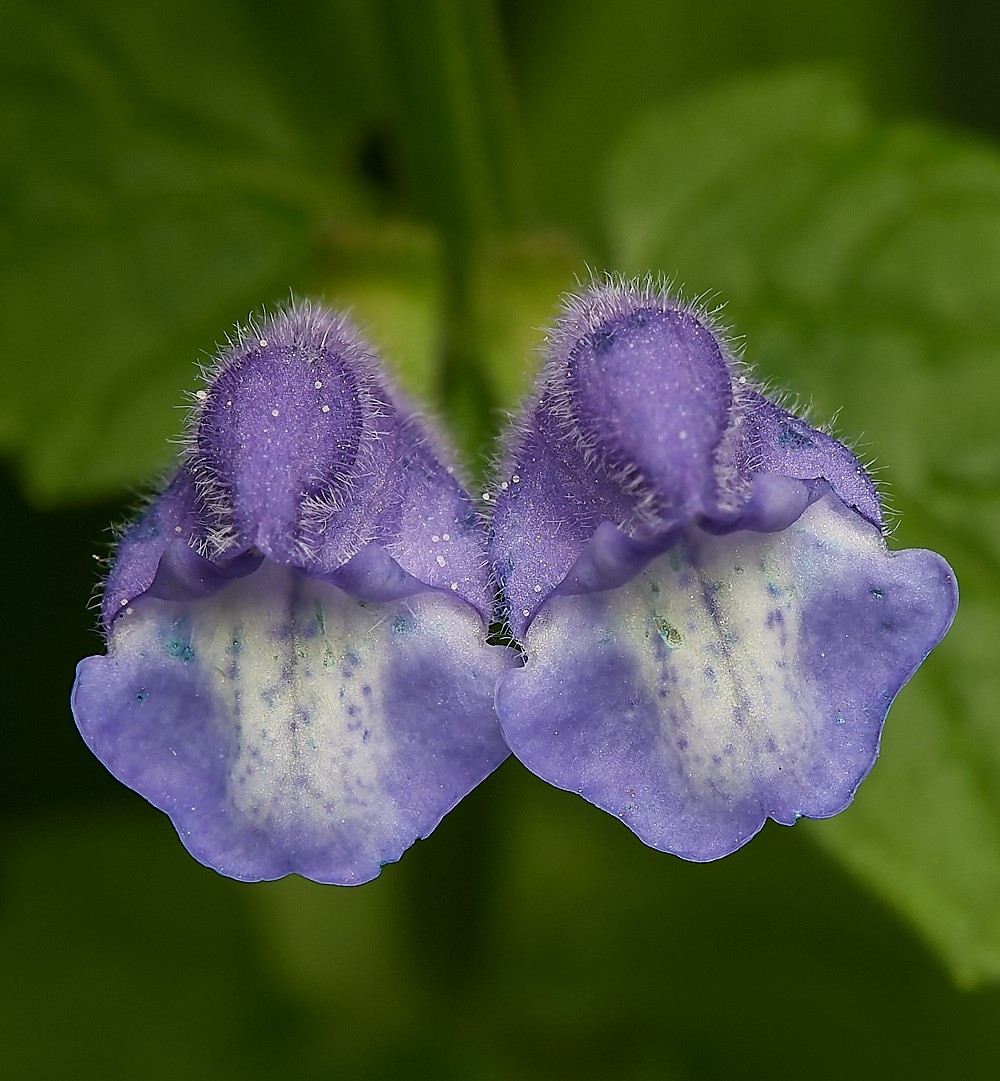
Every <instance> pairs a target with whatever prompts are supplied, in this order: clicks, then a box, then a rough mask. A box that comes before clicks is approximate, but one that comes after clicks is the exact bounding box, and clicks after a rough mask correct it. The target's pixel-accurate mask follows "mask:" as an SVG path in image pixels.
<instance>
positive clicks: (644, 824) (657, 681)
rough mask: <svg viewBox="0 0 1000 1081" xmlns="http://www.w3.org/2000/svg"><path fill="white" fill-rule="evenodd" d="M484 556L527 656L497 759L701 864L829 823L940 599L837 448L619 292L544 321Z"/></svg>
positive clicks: (713, 338) (650, 306) (943, 574)
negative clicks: (791, 829)
mask: <svg viewBox="0 0 1000 1081" xmlns="http://www.w3.org/2000/svg"><path fill="white" fill-rule="evenodd" d="M490 556H491V561H492V564H493V568H494V573H495V576H496V579H497V582H498V583H499V585H500V587H501V590H502V597H503V604H504V606H505V614H506V617H507V619H508V621H509V624H510V628H511V630H512V632H513V633H514V635H515V636H516V637H518V638H519V639H521V641H522V643H523V649H524V653H525V664H524V667H523V668H519V669H515V670H512V671H508V672H507V673H506V674H505V675H503V676H502V678H501V681H500V685H499V689H498V694H497V712H498V714H499V717H500V722H501V724H502V726H503V731H504V735H505V737H506V739H507V742H508V744H509V746H510V747H511V749H512V750H513V752H514V754H515V755H517V757H518V758H519V759H520V760H521V761H522V762H524V764H525V765H526V766H527V767H528V768H529V769H531V770H532V771H533V772H535V773H536V774H537V775H538V776H540V777H542V778H543V779H544V780H546V781H549V782H551V783H552V784H554V785H556V786H558V787H560V788H565V789H568V790H570V791H574V792H578V793H580V794H581V795H582V796H584V797H585V798H586V799H588V800H590V801H591V802H592V803H594V804H596V805H597V806H598V807H601V808H603V809H604V810H606V811H608V812H609V813H611V814H613V815H615V816H617V817H619V818H620V819H621V820H622V821H623V822H624V823H625V824H626V825H627V826H629V828H631V829H632V830H634V831H635V833H636V834H638V836H639V837H640V838H641V839H642V840H643V841H645V842H646V843H647V844H649V845H652V846H653V847H655V848H659V849H662V850H665V851H668V852H674V853H676V854H678V855H680V856H683V857H685V858H687V859H692V860H709V859H714V858H716V857H719V856H724V855H726V854H727V853H729V852H732V851H733V850H735V849H736V848H738V847H739V846H740V845H742V844H743V843H744V842H746V841H747V840H749V839H750V838H751V837H752V836H753V835H754V834H755V833H756V832H757V831H758V830H759V829H760V828H761V826H762V825H763V823H764V821H765V820H766V819H767V818H768V817H771V818H773V819H775V820H776V821H778V822H782V823H786V824H791V823H793V822H794V821H795V820H796V819H797V818H798V817H800V816H802V815H808V816H810V817H817V818H819V817H826V816H829V815H833V814H836V813H837V812H838V811H841V810H842V809H843V808H844V807H845V806H846V805H847V804H848V803H849V802H850V800H851V798H852V796H853V794H854V792H855V790H856V788H857V786H858V785H859V783H860V782H861V780H862V779H863V778H864V776H865V775H866V774H867V773H868V771H869V770H870V769H871V767H872V765H873V763H874V761H875V758H876V756H877V754H878V745H879V738H880V734H881V730H882V725H883V722H884V720H885V716H886V713H887V711H888V709H889V705H890V703H891V702H892V700H893V698H894V697H895V695H896V693H897V692H898V691H899V689H900V688H901V687H902V686H903V684H904V683H905V682H906V681H907V679H909V677H910V676H911V675H912V674H913V672H914V671H915V670H916V668H917V667H918V665H919V664H920V663H921V661H922V660H923V658H924V657H925V656H926V655H927V653H928V652H929V650H930V649H932V648H933V646H934V645H936V643H937V642H938V641H939V640H940V639H941V637H942V636H943V635H944V633H945V631H946V630H947V629H948V626H949V625H950V623H951V620H952V618H953V616H954V613H955V608H956V604H957V588H956V584H955V580H954V576H953V574H952V572H951V569H950V568H949V567H948V565H947V564H946V563H945V561H944V560H943V559H941V557H940V556H937V555H935V554H934V553H932V552H926V551H916V550H914V551H905V552H890V551H888V549H887V548H886V545H885V541H884V539H883V522H882V511H881V506H880V503H879V498H878V494H877V492H876V490H875V487H874V485H873V484H872V482H871V480H870V479H869V477H868V476H867V474H866V473H865V471H864V469H863V468H862V467H861V466H860V465H859V464H858V462H857V461H856V459H855V458H854V457H853V455H852V454H851V453H850V451H849V450H848V449H847V448H846V447H844V446H843V445H842V444H840V443H838V442H837V441H836V440H835V439H833V438H831V437H830V436H829V435H826V434H824V433H823V432H820V431H817V430H815V429H814V428H811V427H809V426H808V425H807V424H806V423H804V422H803V421H802V420H800V419H798V418H797V417H795V416H793V415H792V414H791V413H789V412H786V411H785V410H784V409H782V408H780V407H779V406H778V405H775V404H773V403H772V402H770V401H768V400H767V398H766V397H765V396H764V395H763V393H762V392H761V391H760V389H758V388H757V387H756V386H755V385H754V383H753V382H752V380H751V377H750V374H749V373H748V371H747V370H746V369H745V368H744V367H743V366H742V365H741V364H740V363H739V362H738V361H737V360H736V359H735V358H734V357H733V355H732V354H731V352H730V351H729V348H728V346H727V342H726V339H725V337H724V336H723V335H721V334H720V333H719V332H718V331H717V330H715V329H714V328H713V326H712V323H711V320H710V318H709V317H708V316H706V315H705V314H704V313H702V312H699V311H697V310H695V309H693V308H691V307H688V306H685V305H683V304H680V303H678V302H677V301H676V300H673V299H671V298H670V297H669V296H668V295H666V294H665V293H662V292H658V291H655V290H654V289H652V288H650V287H641V286H638V285H630V284H617V283H609V284H604V285H596V286H594V287H592V288H590V289H589V290H588V291H586V292H585V293H584V295H583V296H582V297H580V298H576V299H573V300H571V301H570V302H569V304H568V306H567V310H566V312H565V314H564V316H563V318H562V319H561V320H560V321H559V323H558V325H557V326H556V328H555V331H554V333H553V334H552V336H551V340H550V343H549V349H548V362H547V365H546V367H545V369H544V371H543V372H542V375H541V378H540V381H539V386H538V388H537V390H536V392H535V393H534V395H533V396H532V397H531V398H530V400H529V401H528V402H527V403H526V405H525V406H524V408H523V411H522V413H521V415H520V417H519V419H518V421H517V422H516V426H515V430H514V433H513V435H512V437H511V439H510V441H509V445H508V448H507V451H506V457H505V461H504V466H503V472H502V483H500V484H499V490H498V492H497V495H496V499H495V510H494V514H493V539H492V542H491V549H490Z"/></svg>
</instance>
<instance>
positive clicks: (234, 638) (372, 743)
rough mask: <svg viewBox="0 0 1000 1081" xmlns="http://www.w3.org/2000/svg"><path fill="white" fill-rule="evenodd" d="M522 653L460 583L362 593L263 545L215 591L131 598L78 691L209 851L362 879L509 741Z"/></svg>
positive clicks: (256, 871) (95, 725)
mask: <svg viewBox="0 0 1000 1081" xmlns="http://www.w3.org/2000/svg"><path fill="white" fill-rule="evenodd" d="M215 584H216V585H217V584H218V583H215ZM511 661H512V657H511V653H510V651H508V650H505V649H503V648H500V647H493V646H487V645H486V643H485V637H484V630H483V626H482V623H481V621H480V619H479V618H478V616H477V615H476V614H475V612H473V611H472V609H471V608H469V607H468V606H466V605H464V604H461V603H458V602H455V601H453V600H452V599H451V598H450V597H446V596H442V595H441V594H440V593H436V592H424V593H422V594H420V595H419V596H413V597H409V598H407V599H404V600H399V601H393V602H384V603H372V602H366V601H358V600H356V599H354V598H352V597H350V596H348V595H347V594H346V593H344V592H343V591H342V590H340V589H338V588H336V587H335V586H334V585H332V584H330V583H328V582H324V581H319V580H316V579H311V578H308V577H306V576H304V575H303V574H302V573H301V572H299V571H297V570H295V569H292V568H289V567H286V566H281V565H279V564H277V563H274V562H272V561H270V560H266V561H264V562H262V563H261V562H259V561H258V566H257V569H255V570H253V571H252V572H251V573H249V574H243V575H242V576H241V577H238V578H234V579H233V580H232V581H230V582H228V584H226V585H225V586H224V587H223V588H216V589H215V590H214V592H212V593H211V595H210V596H208V597H201V598H187V599H184V600H174V601H171V600H161V599H158V598H156V597H154V596H152V595H151V594H149V595H147V596H145V597H142V598H140V599H139V600H136V601H134V602H133V603H132V604H130V605H129V606H128V607H127V608H126V609H125V610H124V611H123V612H122V613H121V615H120V617H119V618H118V619H117V620H116V621H115V623H114V628H113V632H112V636H111V640H110V647H109V654H108V656H106V657H89V658H87V659H86V660H84V661H83V662H82V663H81V664H80V667H79V670H78V677H77V683H76V686H75V688H74V694H73V708H74V713H75V716H76V720H77V724H78V725H79V728H80V731H81V732H82V734H83V736H84V738H85V739H86V740H87V742H88V744H89V745H90V747H91V748H92V750H93V751H94V753H95V754H96V755H97V756H98V757H99V758H100V759H101V760H102V761H103V762H104V763H105V764H106V765H107V766H108V768H109V769H110V770H111V771H112V772H113V773H114V774H115V776H117V777H118V778H119V779H121V780H122V781H124V782H125V784H127V785H129V786H130V787H132V788H134V789H135V790H136V791H138V792H140V793H141V794H142V795H144V796H145V797H146V798H147V799H148V800H149V801H150V802H151V803H153V804H154V805H155V806H157V807H159V808H161V809H162V810H164V811H166V812H167V813H168V814H169V815H170V817H171V819H172V820H173V822H174V825H175V826H176V828H177V831H178V833H179V834H180V836H181V839H182V840H183V842H184V844H185V845H186V846H187V848H188V849H189V850H190V851H191V853H192V854H193V855H194V856H195V857H197V858H198V859H199V860H201V861H202V862H203V863H206V864H207V865H209V866H210V867H214V868H216V869H217V870H218V871H220V872H222V873H223V874H226V875H230V876H232V877H234V878H240V879H245V880H258V879H271V878H277V877H280V876H281V875H284V874H288V873H289V872H297V873H299V874H301V875H304V876H305V877H308V878H312V879H315V880H317V881H320V882H336V883H344V884H349V883H359V882H365V881H367V880H369V879H371V878H373V877H375V876H376V875H377V874H378V872H379V869H380V867H381V865H382V864H384V863H388V862H392V861H394V860H397V859H399V857H400V855H401V854H402V853H403V851H404V850H405V849H406V848H407V847H409V845H410V844H412V843H413V841H414V840H416V839H417V838H419V837H426V836H427V835H428V834H429V833H430V832H431V830H433V829H434V827H435V825H436V824H437V823H438V822H439V821H440V819H441V817H442V816H443V815H444V814H445V813H446V812H447V811H448V810H449V809H450V808H451V807H453V806H454V805H455V804H456V803H457V802H458V801H459V800H460V799H461V798H462V797H463V796H464V795H465V794H466V793H467V792H469V791H470V790H471V789H472V788H473V787H474V786H475V785H477V784H478V783H479V782H480V781H481V780H483V778H485V777H486V776H487V775H488V774H489V773H490V772H492V770H494V769H495V768H496V767H497V766H498V765H499V764H500V762H502V761H503V760H504V758H506V756H507V754H508V753H509V752H508V750H507V748H506V746H505V745H504V743H503V740H502V739H501V736H500V733H499V729H498V727H497V724H496V718H495V715H494V712H493V692H494V688H495V685H496V681H497V679H498V678H499V676H500V674H501V672H502V671H503V670H504V669H505V668H506V667H508V666H509V665H510V663H511Z"/></svg>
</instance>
